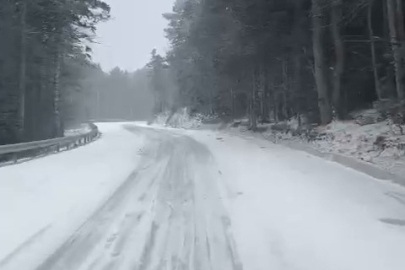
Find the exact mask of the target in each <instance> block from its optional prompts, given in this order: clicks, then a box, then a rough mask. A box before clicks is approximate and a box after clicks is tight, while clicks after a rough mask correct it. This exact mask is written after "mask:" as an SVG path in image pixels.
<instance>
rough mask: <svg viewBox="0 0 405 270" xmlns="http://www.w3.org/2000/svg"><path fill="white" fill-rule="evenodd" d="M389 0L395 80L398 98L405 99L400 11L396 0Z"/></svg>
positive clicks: (404, 69)
mask: <svg viewBox="0 0 405 270" xmlns="http://www.w3.org/2000/svg"><path fill="white" fill-rule="evenodd" d="M386 1H387V11H388V25H389V29H390V40H391V46H392V52H393V55H394V64H395V82H396V90H397V95H398V99H399V100H401V101H403V100H404V99H405V92H404V91H405V88H404V87H405V85H404V81H403V77H404V74H405V68H404V66H403V64H402V57H401V54H402V53H401V43H400V40H399V37H398V29H397V23H398V19H399V18H398V13H397V12H396V9H398V7H397V5H396V3H395V0H386Z"/></svg>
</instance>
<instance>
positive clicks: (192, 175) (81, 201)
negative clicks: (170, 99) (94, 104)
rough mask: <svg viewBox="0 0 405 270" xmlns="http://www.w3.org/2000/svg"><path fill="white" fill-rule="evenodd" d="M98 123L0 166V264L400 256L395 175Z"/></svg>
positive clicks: (204, 134) (85, 265) (195, 134)
mask: <svg viewBox="0 0 405 270" xmlns="http://www.w3.org/2000/svg"><path fill="white" fill-rule="evenodd" d="M100 129H101V131H102V132H103V137H102V138H101V139H100V140H98V141H96V142H94V143H92V144H89V145H87V146H85V147H82V148H78V149H74V150H72V151H68V152H64V153H61V154H58V155H53V156H49V157H45V158H42V159H38V160H34V161H31V162H27V163H23V164H19V165H15V166H9V167H4V168H0V210H1V213H2V220H1V230H0V237H1V238H0V240H1V241H0V269H2V270H3V269H5V270H8V269H10V270H14V269H24V270H25V269H27V270H30V269H34V270H53V269H58V270H89V269H93V270H94V269H100V270H104V269H118V270H127V269H128V270H129V269H143V270H148V269H187V270H189V269H190V270H193V269H194V270H196V269H204V270H205V269H214V270H217V269H218V270H228V269H229V270H230V269H232V270H235V269H236V270H242V269H245V270H268V269H275V270H308V269H311V270H352V269H353V270H358V269H367V270H403V269H404V268H405V257H404V256H403V251H404V247H405V189H404V188H403V187H400V186H397V185H395V184H392V183H391V182H389V181H379V180H376V179H374V178H371V177H369V176H367V175H365V174H362V173H359V172H357V171H354V170H352V169H349V168H346V167H343V166H341V165H339V164H336V163H333V162H329V161H326V160H324V159H321V158H318V157H315V156H312V155H310V154H307V153H306V152H301V151H296V150H293V149H290V148H286V147H284V146H282V145H277V144H274V143H272V142H270V141H267V140H265V139H258V138H255V137H246V136H244V137H243V136H240V135H238V134H236V135H235V134H229V133H228V134H226V133H224V132H220V131H203V130H183V129H181V130H180V129H169V128H148V127H147V126H146V125H145V124H143V125H137V126H134V125H133V124H125V125H124V126H122V125H121V124H119V123H115V124H103V125H100ZM107 198H110V199H109V200H107ZM85 220H87V222H86V223H85V224H84V225H83V226H81V225H82V224H83V223H84V221H85ZM69 236H71V237H70V238H69ZM67 239H69V241H66V240H67ZM62 244H63V245H62ZM38 265H41V266H40V267H37V266H38Z"/></svg>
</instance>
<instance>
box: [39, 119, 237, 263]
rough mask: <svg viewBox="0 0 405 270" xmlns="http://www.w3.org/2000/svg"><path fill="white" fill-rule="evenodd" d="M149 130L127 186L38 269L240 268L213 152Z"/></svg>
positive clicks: (136, 129)
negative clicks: (219, 187)
mask: <svg viewBox="0 0 405 270" xmlns="http://www.w3.org/2000/svg"><path fill="white" fill-rule="evenodd" d="M127 129H129V130H130V131H131V132H134V133H136V132H144V133H145V132H146V134H145V135H146V137H147V138H148V141H147V143H146V145H145V146H144V147H143V148H142V149H139V150H138V151H139V154H140V155H141V156H142V158H141V161H140V162H139V164H138V165H137V167H136V168H135V170H134V171H133V173H132V174H131V175H130V176H129V177H128V179H127V180H126V181H125V182H124V184H123V185H122V186H121V187H120V188H119V189H118V190H117V191H116V192H115V193H114V195H113V196H112V197H111V198H110V199H109V200H108V201H107V202H106V203H105V204H104V205H103V206H102V207H101V208H100V209H99V210H98V211H97V212H96V213H95V214H94V215H93V216H92V217H90V218H89V220H88V221H87V222H86V223H85V224H84V225H83V226H82V227H81V228H80V229H79V230H78V231H77V232H76V233H75V234H74V235H73V236H72V237H71V239H70V240H69V241H67V242H66V243H65V244H64V245H63V246H62V247H60V249H59V250H57V251H56V252H55V253H54V254H53V255H52V256H51V257H50V258H49V259H47V260H46V261H45V262H44V263H43V264H42V265H40V266H39V267H38V268H37V269H36V270H54V269H58V270H73V269H74V270H76V269H77V270H94V269H100V270H107V269H108V270H112V269H120V270H121V269H123V270H126V269H128V270H129V269H139V270H152V269H153V270H165V269H178V270H194V269H195V270H208V269H218V270H228V269H229V270H231V269H232V270H242V269H243V265H242V263H241V261H240V258H239V255H238V252H237V250H236V247H235V241H234V238H233V235H232V233H231V229H230V227H231V221H230V218H229V216H228V214H227V211H226V210H225V207H224V205H223V203H222V199H221V195H220V192H219V190H218V179H219V178H218V175H219V171H218V170H215V164H213V162H214V160H213V158H212V156H211V153H210V151H209V150H208V149H207V148H206V147H205V146H204V145H202V144H200V143H199V142H197V141H195V140H193V139H192V138H190V137H187V136H182V135H176V134H174V133H170V132H165V131H156V130H153V129H142V130H141V128H139V127H135V126H128V127H127Z"/></svg>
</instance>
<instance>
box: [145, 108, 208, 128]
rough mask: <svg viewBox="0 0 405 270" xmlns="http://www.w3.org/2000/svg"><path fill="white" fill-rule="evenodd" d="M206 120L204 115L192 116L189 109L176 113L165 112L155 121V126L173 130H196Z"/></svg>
mask: <svg viewBox="0 0 405 270" xmlns="http://www.w3.org/2000/svg"><path fill="white" fill-rule="evenodd" d="M203 120H204V116H203V115H202V114H194V115H191V114H190V112H189V109H188V108H182V109H179V110H177V111H176V112H174V113H173V112H170V111H167V112H163V113H161V114H159V115H158V116H157V117H156V119H155V120H154V121H153V123H154V124H155V125H160V126H168V127H173V128H184V129H196V128H199V127H200V126H201V124H202V121H203Z"/></svg>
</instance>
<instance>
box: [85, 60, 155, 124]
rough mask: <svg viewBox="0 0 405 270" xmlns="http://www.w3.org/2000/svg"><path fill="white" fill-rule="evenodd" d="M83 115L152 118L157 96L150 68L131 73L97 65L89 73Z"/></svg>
mask: <svg viewBox="0 0 405 270" xmlns="http://www.w3.org/2000/svg"><path fill="white" fill-rule="evenodd" d="M83 87H84V88H85V89H86V91H85V92H84V96H83V97H82V99H81V100H82V101H84V104H83V106H82V108H83V109H84V110H82V112H81V115H82V116H83V117H84V118H85V119H90V120H93V121H106V120H128V121H132V120H148V119H149V118H151V115H152V109H153V106H154V97H153V91H152V85H151V78H150V73H149V70H148V69H147V68H142V69H139V70H137V71H135V72H128V71H124V70H121V69H120V68H118V67H117V68H114V69H113V70H111V71H110V72H108V73H106V72H104V71H103V70H102V69H101V67H100V66H97V65H94V66H92V67H91V68H88V69H87V70H86V73H85V80H84V82H83Z"/></svg>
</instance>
